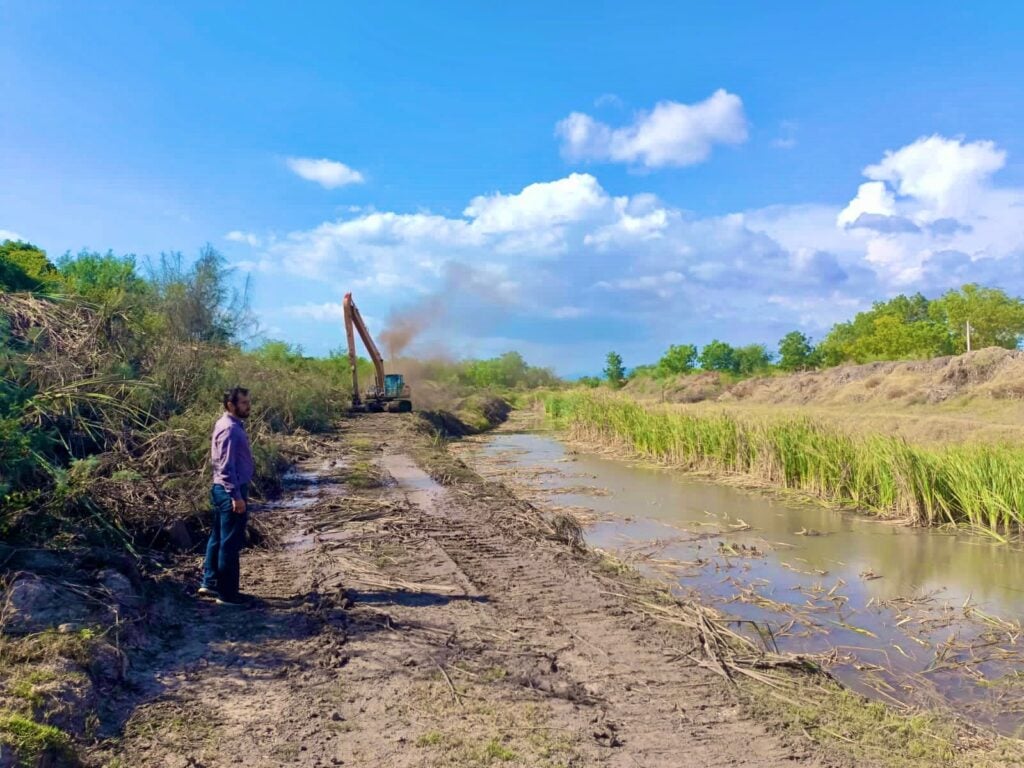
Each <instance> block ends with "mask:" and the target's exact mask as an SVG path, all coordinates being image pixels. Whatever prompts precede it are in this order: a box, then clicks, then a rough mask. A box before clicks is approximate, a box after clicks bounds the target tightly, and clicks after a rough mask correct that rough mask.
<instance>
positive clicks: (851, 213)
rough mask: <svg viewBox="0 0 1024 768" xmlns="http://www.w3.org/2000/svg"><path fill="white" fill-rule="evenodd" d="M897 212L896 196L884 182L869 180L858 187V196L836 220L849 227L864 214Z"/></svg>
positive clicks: (878, 214) (885, 214) (890, 213)
mask: <svg viewBox="0 0 1024 768" xmlns="http://www.w3.org/2000/svg"><path fill="white" fill-rule="evenodd" d="M895 213H896V196H895V195H894V194H893V193H892V192H891V191H889V190H888V189H887V188H886V186H885V183H884V182H881V181H869V182H866V183H865V184H861V185H860V187H858V188H857V196H856V197H855V198H853V200H851V201H850V202H849V203H848V204H847V206H846V207H845V208H844V209H843V210H842V212H840V214H839V216H838V218H837V219H836V221H837V223H838V224H839V225H840V226H842V227H849V226H851V225H853V224H854V223H855V222H856V221H857V220H858V219H859V218H860V217H861V216H863V215H864V214H868V215H877V216H892V215H894V214H895Z"/></svg>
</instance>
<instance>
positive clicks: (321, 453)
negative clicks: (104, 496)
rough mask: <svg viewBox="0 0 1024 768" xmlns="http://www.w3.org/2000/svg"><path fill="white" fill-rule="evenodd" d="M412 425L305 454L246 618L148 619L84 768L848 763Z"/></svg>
mask: <svg viewBox="0 0 1024 768" xmlns="http://www.w3.org/2000/svg"><path fill="white" fill-rule="evenodd" d="M417 425H419V426H417ZM420 427H421V423H420V422H418V421H417V419H416V417H414V416H412V415H408V416H407V415H397V414H395V415H390V414H376V415H368V416H364V417H359V418H355V419H352V420H349V421H346V422H345V423H343V424H342V425H341V427H340V428H339V430H338V431H337V433H335V434H332V435H329V436H327V437H326V438H325V439H323V440H321V441H319V442H318V443H316V448H315V450H314V451H313V455H312V456H311V457H310V458H309V459H307V460H306V461H304V462H303V463H302V465H301V466H300V467H299V468H298V469H299V473H298V474H297V475H296V477H295V478H293V482H292V483H291V486H290V487H291V490H290V492H289V495H288V496H286V499H285V500H284V501H283V502H282V503H280V504H279V505H276V506H273V507H271V508H269V509H264V510H263V511H257V512H255V513H254V514H257V515H259V516H260V517H261V520H262V523H263V527H264V528H265V529H266V530H268V531H269V532H270V534H271V538H272V539H273V540H274V541H275V542H276V544H275V545H274V546H270V547H267V548H260V549H249V550H246V551H245V552H244V553H243V563H242V567H243V589H245V590H247V591H248V592H250V593H252V594H253V595H255V596H256V597H257V598H258V601H257V602H256V604H255V605H254V606H253V607H251V608H247V609H236V608H229V607H223V606H216V605H214V604H210V603H206V602H201V601H198V600H195V599H193V598H191V597H188V596H186V595H181V596H180V597H179V598H168V600H167V601H165V603H164V604H162V605H157V606H155V607H154V608H153V610H152V612H151V615H150V616H149V618H148V620H147V623H148V625H149V632H150V635H151V636H152V638H153V639H152V640H151V641H150V642H149V645H148V647H147V648H146V650H145V651H144V652H142V653H138V654H135V656H134V658H133V661H132V665H131V668H130V669H129V671H128V680H127V684H126V686H125V687H124V688H123V689H122V692H121V693H119V694H116V695H112V696H110V697H109V698H108V699H107V700H106V701H105V702H104V703H103V706H104V710H105V712H106V717H105V718H104V720H105V721H106V722H112V723H115V724H116V725H117V727H116V729H115V731H116V733H115V734H111V735H112V738H111V739H109V740H108V741H106V742H103V743H102V745H101V746H100V747H99V748H97V749H96V750H95V751H94V752H93V754H92V755H91V756H90V760H91V761H92V762H93V763H94V764H96V765H107V766H125V767H128V766H131V767H133V768H134V767H135V766H161V767H164V766H167V767H169V768H173V767H174V766H182V767H184V766H207V767H209V768H212V767H213V766H230V765H246V766H291V765H295V766H334V765H346V766H394V767H401V766H491V765H495V766H497V765H503V766H531V767H534V766H552V767H553V766H622V767H624V768H625V767H629V768H635V767H636V766H646V767H647V768H655V767H657V766H666V767H667V766H712V765H714V766H783V765H786V766H792V765H801V766H832V765H847V764H849V763H848V762H847V761H845V760H844V759H842V758H840V757H839V756H837V755H831V754H829V753H828V752H826V751H824V749H823V748H822V747H821V746H819V745H817V744H816V743H815V741H814V740H813V739H811V738H810V734H807V736H806V737H805V736H803V735H799V734H795V735H794V734H793V733H792V732H791V731H785V730H783V729H780V728H776V727H773V726H771V725H770V723H768V724H766V720H765V718H764V715H761V716H759V717H760V718H761V719H760V720H758V719H754V717H753V716H752V715H751V714H749V710H748V709H747V708H746V707H745V706H744V705H743V703H742V701H741V697H740V696H739V695H738V693H737V691H736V690H735V689H734V687H733V686H732V685H731V684H730V683H729V682H728V681H727V680H725V679H724V678H723V677H722V676H721V675H720V674H716V672H715V671H714V670H712V669H709V668H707V667H706V666H702V659H701V658H700V652H699V650H698V643H697V642H696V639H695V637H693V636H692V635H691V634H690V633H689V632H688V631H687V630H685V629H683V628H675V629H674V628H672V627H671V626H669V625H665V624H663V623H660V622H659V623H654V622H653V621H652V620H651V618H650V616H649V614H647V613H645V612H642V611H640V610H638V609H637V608H636V606H635V604H634V602H633V601H632V600H631V599H630V598H629V597H628V596H625V593H626V589H625V587H622V588H618V587H616V576H615V574H614V573H610V572H609V571H608V569H607V568H603V567H602V565H601V563H600V561H599V560H598V559H597V558H595V557H594V556H592V555H588V554H586V553H582V552H580V551H578V550H575V549H574V548H573V547H572V546H570V545H569V544H566V543H564V542H563V541H556V540H554V538H555V537H552V536H550V535H545V533H547V534H550V530H542V529H541V528H538V526H537V525H536V517H537V513H536V512H535V511H533V510H532V509H530V508H529V507H528V506H527V505H525V504H523V503H522V502H520V501H518V500H517V499H516V498H514V497H513V496H512V495H511V493H509V492H508V491H507V490H505V489H503V488H502V487H501V486H497V485H494V484H492V483H486V482H484V481H483V480H481V479H480V478H479V477H478V476H476V475H474V474H473V473H472V472H470V471H468V470H467V469H466V468H465V466H464V465H461V464H460V463H459V462H457V461H455V460H453V459H452V458H451V456H450V455H449V454H448V452H447V451H446V450H445V448H444V446H443V444H442V443H440V442H439V441H438V440H437V439H436V438H432V437H431V436H430V435H429V434H427V433H426V432H425V431H424V430H423V429H422V428H420ZM431 475H433V477H434V478H436V479H437V480H438V481H439V482H435V481H434V480H432V479H431ZM566 537H568V538H571V531H570V532H569V534H568V536H563V538H566ZM183 568H185V569H186V571H185V572H179V573H177V574H176V575H175V578H176V579H182V580H183V581H185V582H186V583H188V582H194V578H195V577H196V576H198V572H199V568H200V558H199V557H198V556H195V557H193V558H191V559H190V560H189V561H188V562H187V564H185V565H183ZM183 577H184V578H183ZM179 591H180V590H179ZM770 719H771V718H768V721H770ZM858 764H860V765H863V764H864V762H863V761H859V762H858Z"/></svg>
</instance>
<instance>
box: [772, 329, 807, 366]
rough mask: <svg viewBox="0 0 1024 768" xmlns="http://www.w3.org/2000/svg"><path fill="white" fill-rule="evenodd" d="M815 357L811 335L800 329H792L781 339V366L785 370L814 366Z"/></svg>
mask: <svg viewBox="0 0 1024 768" xmlns="http://www.w3.org/2000/svg"><path fill="white" fill-rule="evenodd" d="M815 357H816V356H815V351H814V346H813V345H812V344H811V339H810V337H808V336H807V335H806V334H803V333H801V332H800V331H790V332H789V333H787V334H786V335H785V336H783V337H782V339H781V340H780V341H779V368H781V369H782V370H784V371H803V370H806V369H808V368H814V367H815V362H816V360H815Z"/></svg>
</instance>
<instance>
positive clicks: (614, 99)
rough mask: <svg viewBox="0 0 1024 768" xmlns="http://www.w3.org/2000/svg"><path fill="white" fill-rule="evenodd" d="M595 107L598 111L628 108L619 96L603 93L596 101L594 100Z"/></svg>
mask: <svg viewBox="0 0 1024 768" xmlns="http://www.w3.org/2000/svg"><path fill="white" fill-rule="evenodd" d="M594 106H595V107H597V108H598V109H600V108H602V107H614V108H616V109H622V108H623V107H624V106H626V104H625V102H623V101H622V99H621V98H619V96H618V95H617V94H614V93H602V94H601V95H600V96H598V97H597V98H596V99H594Z"/></svg>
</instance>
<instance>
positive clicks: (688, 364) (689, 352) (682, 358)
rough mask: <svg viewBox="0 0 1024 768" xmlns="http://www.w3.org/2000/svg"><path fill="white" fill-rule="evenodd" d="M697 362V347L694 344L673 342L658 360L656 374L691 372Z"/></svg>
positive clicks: (667, 374)
mask: <svg viewBox="0 0 1024 768" xmlns="http://www.w3.org/2000/svg"><path fill="white" fill-rule="evenodd" d="M696 364H697V347H695V346H694V345H693V344H673V345H672V346H670V347H669V348H668V350H667V351H666V352H665V354H664V355H662V356H661V359H660V360H659V361H658V364H657V366H656V368H655V375H656V376H659V377H662V376H678V375H680V374H684V373H690V372H691V371H692V370H693V369H694V367H695V366H696Z"/></svg>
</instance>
